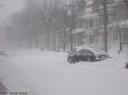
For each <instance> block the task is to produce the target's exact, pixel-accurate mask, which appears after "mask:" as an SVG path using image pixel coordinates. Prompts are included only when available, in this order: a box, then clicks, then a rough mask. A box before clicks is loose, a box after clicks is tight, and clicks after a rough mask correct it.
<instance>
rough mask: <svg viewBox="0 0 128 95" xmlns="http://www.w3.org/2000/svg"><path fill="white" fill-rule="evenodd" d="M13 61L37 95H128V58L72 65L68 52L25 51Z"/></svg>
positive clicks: (11, 59)
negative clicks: (127, 59) (126, 63)
mask: <svg viewBox="0 0 128 95" xmlns="http://www.w3.org/2000/svg"><path fill="white" fill-rule="evenodd" d="M9 60H10V61H11V64H12V65H13V66H15V67H16V68H17V69H19V70H20V72H22V74H23V76H24V78H25V83H27V86H28V87H29V88H30V89H29V90H32V92H33V93H32V94H33V95H128V79H127V78H128V77H127V76H128V74H127V73H128V72H127V70H125V69H124V62H125V61H126V58H124V59H123V58H111V59H108V60H106V61H102V62H81V63H77V64H68V63H67V62H66V54H64V53H55V52H40V51H32V52H23V51H22V52H18V53H17V54H16V55H14V56H12V57H10V58H9ZM19 78H20V77H19ZM20 79H22V78H20ZM26 90H27V89H26ZM30 92H31V91H30Z"/></svg>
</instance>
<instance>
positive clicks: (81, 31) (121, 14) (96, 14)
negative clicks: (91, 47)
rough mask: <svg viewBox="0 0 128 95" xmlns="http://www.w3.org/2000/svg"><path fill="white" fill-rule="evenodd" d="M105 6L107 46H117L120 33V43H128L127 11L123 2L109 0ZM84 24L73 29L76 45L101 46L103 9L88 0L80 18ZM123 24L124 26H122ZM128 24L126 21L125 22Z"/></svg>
mask: <svg viewBox="0 0 128 95" xmlns="http://www.w3.org/2000/svg"><path fill="white" fill-rule="evenodd" d="M110 1H111V2H108V4H107V13H108V27H107V28H108V29H107V30H108V41H109V44H118V42H119V35H118V31H121V34H122V41H123V42H124V41H125V42H128V25H126V27H124V26H125V24H126V22H124V21H127V20H128V9H127V5H126V3H125V2H122V1H120V0H118V1H117V0H116V1H115V0H110ZM80 18H81V19H82V20H83V21H84V23H82V27H80V28H78V29H75V30H74V31H75V32H74V34H75V36H76V44H77V45H78V46H79V45H84V44H97V45H100V46H101V45H103V33H104V29H103V7H102V5H100V4H99V5H96V4H95V2H93V1H91V0H89V1H88V3H87V7H86V9H85V14H84V15H82V16H81V17H80ZM123 22H124V24H123ZM127 22H128V21H127Z"/></svg>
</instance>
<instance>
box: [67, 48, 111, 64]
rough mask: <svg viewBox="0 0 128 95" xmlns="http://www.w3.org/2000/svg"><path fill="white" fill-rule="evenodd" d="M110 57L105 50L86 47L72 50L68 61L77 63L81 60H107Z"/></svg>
mask: <svg viewBox="0 0 128 95" xmlns="http://www.w3.org/2000/svg"><path fill="white" fill-rule="evenodd" d="M108 57H109V55H108V54H107V53H105V52H103V51H100V50H94V49H90V48H85V49H80V50H77V51H76V52H70V53H69V54H68V59H67V61H68V62H69V63H76V62H79V61H90V62H94V61H101V60H105V59H106V58H108Z"/></svg>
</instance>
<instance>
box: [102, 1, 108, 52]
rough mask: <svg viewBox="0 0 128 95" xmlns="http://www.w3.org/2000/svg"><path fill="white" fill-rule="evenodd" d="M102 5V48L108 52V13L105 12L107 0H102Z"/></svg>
mask: <svg viewBox="0 0 128 95" xmlns="http://www.w3.org/2000/svg"><path fill="white" fill-rule="evenodd" d="M103 6H104V50H105V52H108V31H107V24H108V14H107V0H104V2H103Z"/></svg>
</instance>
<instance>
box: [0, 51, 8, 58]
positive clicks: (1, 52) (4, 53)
mask: <svg viewBox="0 0 128 95" xmlns="http://www.w3.org/2000/svg"><path fill="white" fill-rule="evenodd" d="M0 56H4V57H8V55H7V53H6V52H5V51H0Z"/></svg>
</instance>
